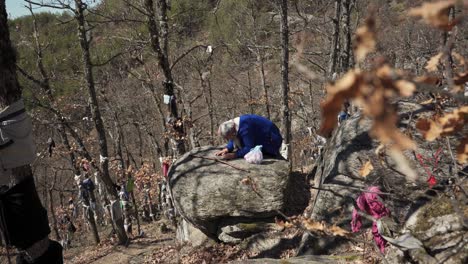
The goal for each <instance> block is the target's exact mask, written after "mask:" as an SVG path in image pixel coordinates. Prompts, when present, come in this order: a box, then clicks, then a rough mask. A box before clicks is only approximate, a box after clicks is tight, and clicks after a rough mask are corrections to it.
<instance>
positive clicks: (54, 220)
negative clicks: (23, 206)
mask: <svg viewBox="0 0 468 264" xmlns="http://www.w3.org/2000/svg"><path fill="white" fill-rule="evenodd" d="M56 180H57V172H55V173H54V181H53V183H52V186H50V187H49V188H48V194H49V201H50V203H49V210H50V214H51V216H52V227H53V230H54V233H55V239H57V240H61V239H62V238H60V233H59V231H58V225H57V215H56V214H55V208H54V198H53V193H52V190H53V189H54V187H55V182H56Z"/></svg>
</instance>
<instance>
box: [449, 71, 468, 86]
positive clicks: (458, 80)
mask: <svg viewBox="0 0 468 264" xmlns="http://www.w3.org/2000/svg"><path fill="white" fill-rule="evenodd" d="M466 82H468V72H464V73H461V74H457V75H456V76H455V77H453V83H454V84H455V85H462V84H465V83H466Z"/></svg>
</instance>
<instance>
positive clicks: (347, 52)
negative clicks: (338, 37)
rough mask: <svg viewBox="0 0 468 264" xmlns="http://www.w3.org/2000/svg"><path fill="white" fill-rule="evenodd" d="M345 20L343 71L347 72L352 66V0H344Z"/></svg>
mask: <svg viewBox="0 0 468 264" xmlns="http://www.w3.org/2000/svg"><path fill="white" fill-rule="evenodd" d="M343 20H344V27H343V37H344V46H343V56H342V64H341V68H342V71H343V72H347V71H348V69H349V68H350V67H351V61H350V56H351V22H350V21H351V0H343Z"/></svg>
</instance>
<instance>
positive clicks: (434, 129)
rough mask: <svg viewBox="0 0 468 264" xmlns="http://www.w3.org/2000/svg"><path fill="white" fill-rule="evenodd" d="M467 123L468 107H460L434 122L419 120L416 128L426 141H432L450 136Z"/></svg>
mask: <svg viewBox="0 0 468 264" xmlns="http://www.w3.org/2000/svg"><path fill="white" fill-rule="evenodd" d="M467 123H468V106H462V107H460V108H458V109H455V110H454V111H453V112H450V113H446V114H445V115H443V116H441V117H439V118H436V119H435V120H431V119H420V120H419V121H418V123H417V124H416V127H417V128H418V129H419V130H420V131H421V133H422V134H423V137H424V138H425V139H426V140H428V141H433V140H435V139H437V138H439V137H440V136H445V135H450V134H453V133H454V132H457V131H459V130H460V129H462V128H463V126H464V125H465V124H467Z"/></svg>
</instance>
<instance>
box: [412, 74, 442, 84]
mask: <svg viewBox="0 0 468 264" xmlns="http://www.w3.org/2000/svg"><path fill="white" fill-rule="evenodd" d="M414 81H415V82H417V83H423V84H429V85H437V84H439V83H440V82H441V79H440V78H439V77H435V76H418V77H416V78H414Z"/></svg>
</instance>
